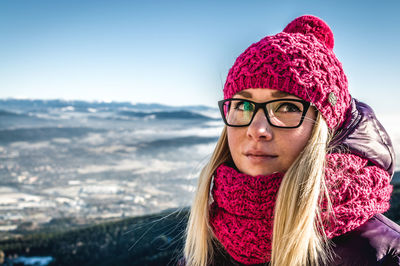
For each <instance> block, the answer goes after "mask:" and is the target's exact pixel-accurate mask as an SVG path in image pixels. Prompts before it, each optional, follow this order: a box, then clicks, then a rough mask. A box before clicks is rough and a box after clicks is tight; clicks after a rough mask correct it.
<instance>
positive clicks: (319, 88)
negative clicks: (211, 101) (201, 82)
mask: <svg viewBox="0 0 400 266" xmlns="http://www.w3.org/2000/svg"><path fill="white" fill-rule="evenodd" d="M333 44H334V39H333V33H332V31H331V29H330V28H329V26H328V25H327V24H326V23H325V22H324V21H322V20H321V19H320V18H317V17H315V16H310V15H305V16H301V17H298V18H296V19H294V20H293V21H292V22H290V23H289V25H287V26H286V28H285V29H284V30H283V32H280V33H278V34H276V35H273V36H266V37H264V38H263V39H261V40H260V41H259V42H257V43H253V44H252V45H250V47H248V48H247V49H246V50H245V51H244V52H243V53H242V54H241V55H240V56H239V57H238V58H237V59H236V61H235V63H234V64H233V66H232V68H231V69H230V70H229V73H228V76H227V79H226V83H225V86H224V99H228V98H231V97H232V96H233V95H234V94H235V93H237V92H239V91H241V90H245V89H250V88H270V89H277V90H280V91H285V92H288V93H290V94H293V95H296V96H297V97H300V98H301V99H303V100H305V101H308V102H312V103H313V104H314V105H315V106H316V107H317V109H318V110H319V111H320V113H321V114H322V116H323V117H324V118H325V120H326V122H327V124H328V127H329V128H338V127H339V126H340V124H341V123H342V122H343V121H344V119H345V114H346V111H347V110H348V109H349V107H350V100H351V96H350V94H349V91H348V87H347V78H346V75H345V74H344V72H343V69H342V64H341V63H340V62H339V60H338V59H337V58H336V56H335V54H334V53H333V51H332V49H333Z"/></svg>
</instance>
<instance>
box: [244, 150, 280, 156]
mask: <svg viewBox="0 0 400 266" xmlns="http://www.w3.org/2000/svg"><path fill="white" fill-rule="evenodd" d="M245 155H246V156H255V157H278V155H275V154H271V153H266V152H263V151H258V150H250V151H247V152H245Z"/></svg>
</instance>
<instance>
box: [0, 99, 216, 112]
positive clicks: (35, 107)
mask: <svg viewBox="0 0 400 266" xmlns="http://www.w3.org/2000/svg"><path fill="white" fill-rule="evenodd" d="M65 107H73V108H75V110H81V111H84V110H87V108H93V109H99V110H135V111H139V112H144V111H178V110H186V111H196V112H197V111H207V110H214V111H215V110H217V108H216V107H215V108H212V107H208V106H203V105H191V106H190V105H188V106H169V105H164V104H159V103H135V104H133V103H130V102H90V101H79V100H73V101H67V100H26V99H25V100H24V99H0V109H3V110H30V111H44V110H47V109H49V108H58V109H60V108H65Z"/></svg>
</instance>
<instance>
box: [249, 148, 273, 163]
mask: <svg viewBox="0 0 400 266" xmlns="http://www.w3.org/2000/svg"><path fill="white" fill-rule="evenodd" d="M244 155H245V156H246V158H247V159H248V160H249V161H250V162H251V163H254V164H259V163H261V164H264V163H268V162H271V161H273V160H274V159H276V158H277V157H278V155H275V154H271V153H267V152H263V151H260V150H249V151H247V152H245V153H244Z"/></svg>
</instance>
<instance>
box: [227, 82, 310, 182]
mask: <svg viewBox="0 0 400 266" xmlns="http://www.w3.org/2000/svg"><path fill="white" fill-rule="evenodd" d="M233 98H239V99H247V100H252V101H254V102H267V101H271V100H276V99H289V98H290V99H300V98H298V97H296V96H294V95H291V94H288V93H285V92H282V91H278V90H272V89H246V90H242V91H240V92H238V93H236V94H235V95H234V96H233ZM315 118H316V111H315V110H314V108H309V109H308V111H307V114H306V116H305V118H304V121H303V123H302V124H301V126H300V127H298V128H276V127H273V126H271V125H270V124H269V123H268V120H267V118H266V117H265V114H264V111H263V110H261V109H259V110H258V111H257V113H256V115H255V117H254V119H253V121H252V122H251V124H250V125H249V126H247V127H229V126H228V127H227V135H228V144H229V149H230V152H231V155H232V158H233V162H234V163H235V165H236V167H237V168H238V170H239V171H240V172H242V173H245V174H249V175H251V176H257V175H269V174H272V173H274V172H282V173H285V172H286V171H287V170H288V169H289V167H290V165H291V164H292V163H293V162H294V160H295V159H296V158H297V156H298V155H299V154H300V152H301V151H302V150H303V149H304V147H305V146H306V144H307V141H308V139H309V138H310V136H311V132H312V129H313V125H314V121H315Z"/></svg>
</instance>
